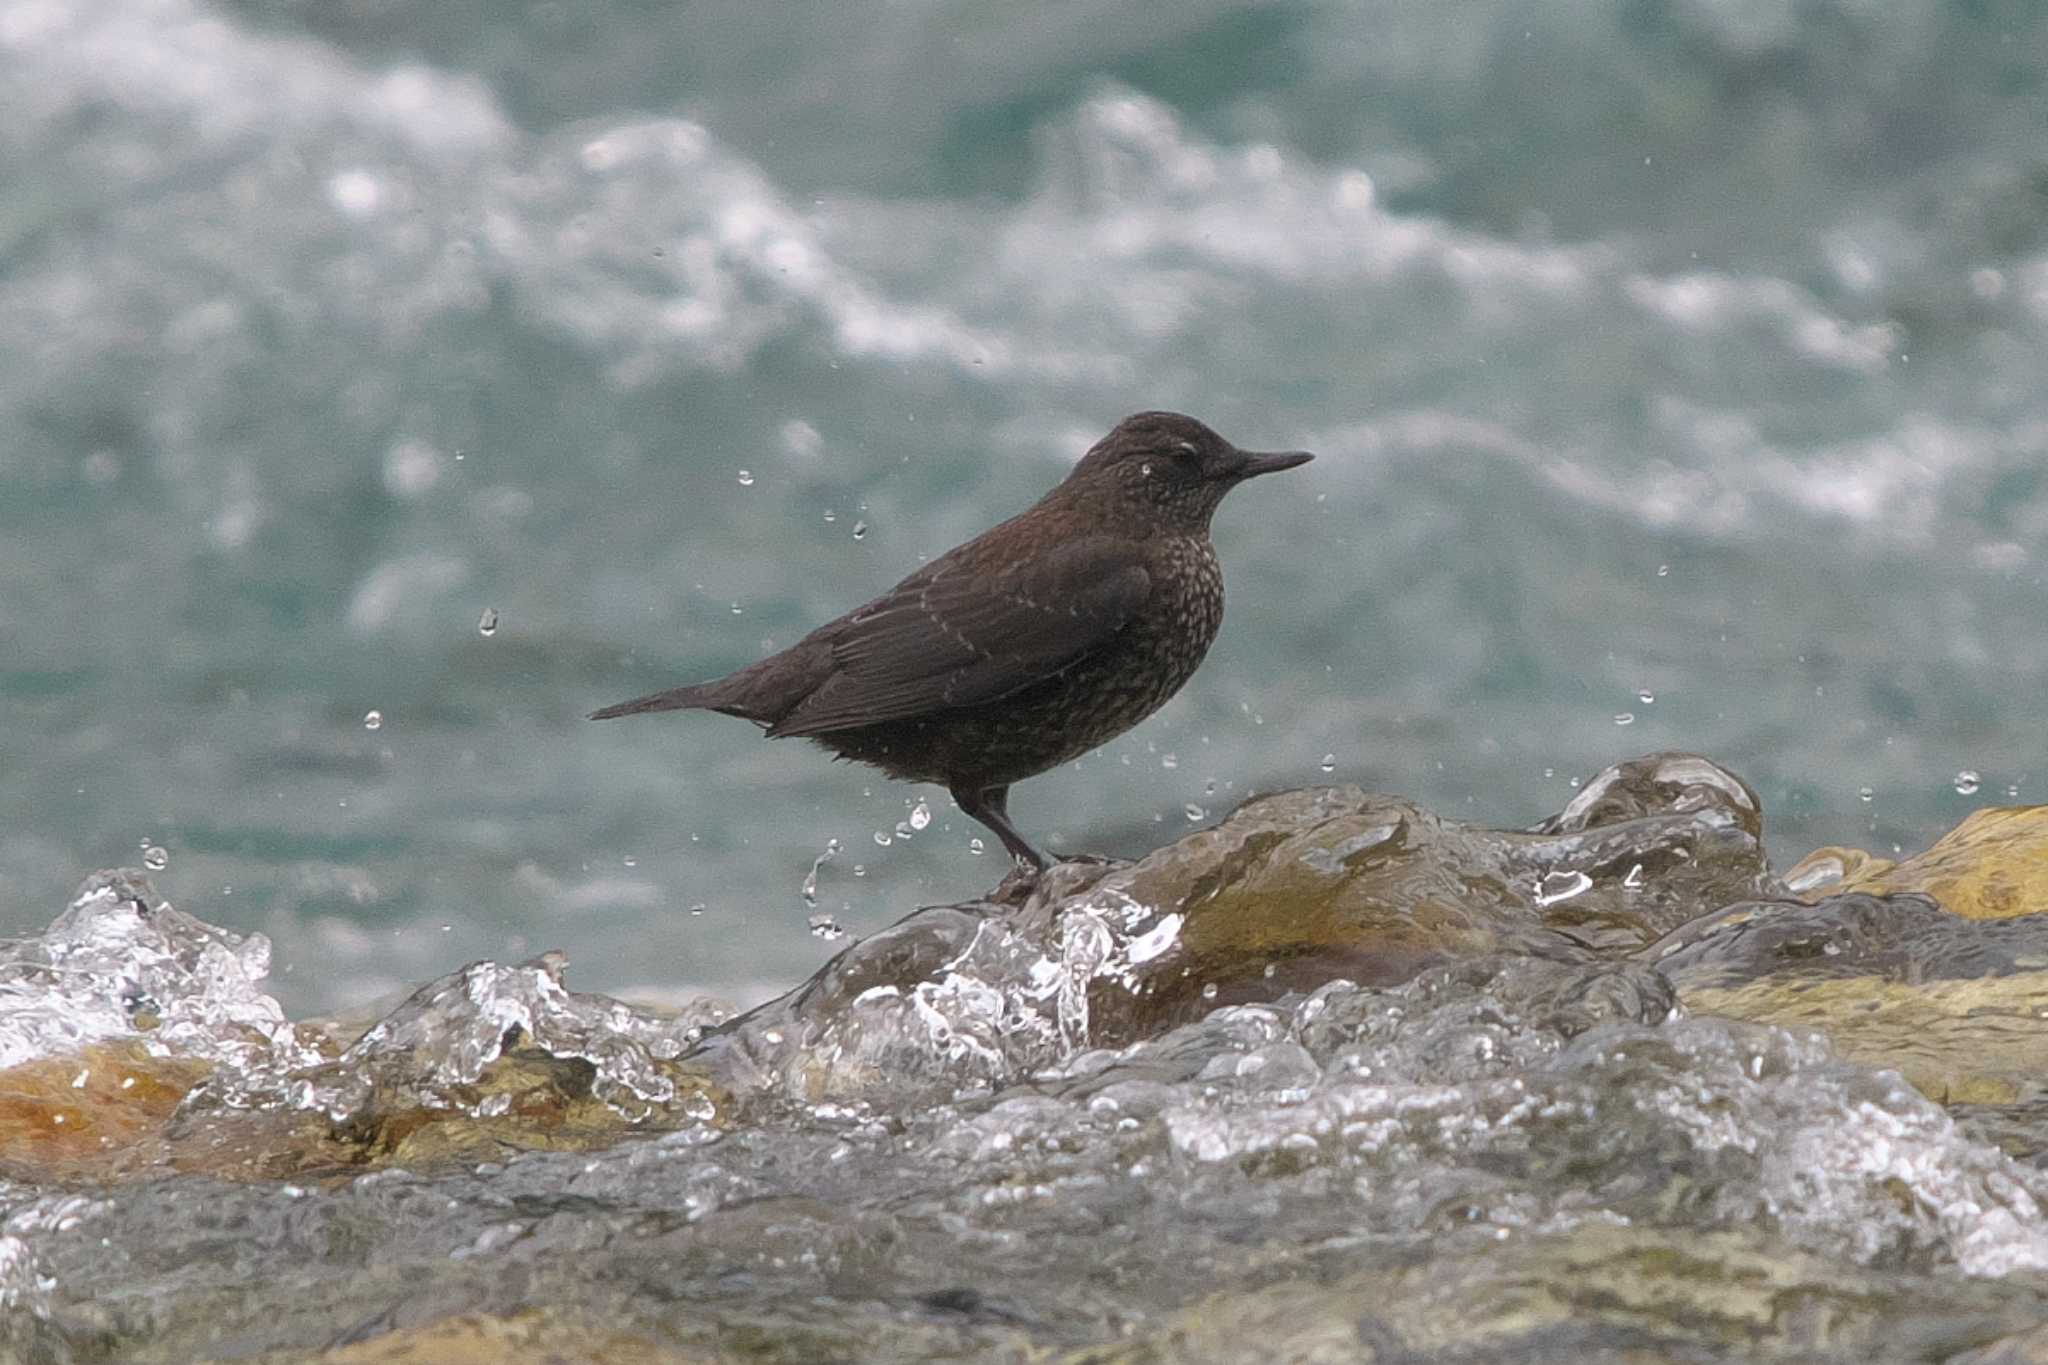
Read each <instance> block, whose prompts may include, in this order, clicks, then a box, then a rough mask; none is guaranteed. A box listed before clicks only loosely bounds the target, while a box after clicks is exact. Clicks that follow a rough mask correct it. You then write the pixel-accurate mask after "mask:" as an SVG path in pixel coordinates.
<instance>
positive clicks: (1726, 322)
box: [1622, 271, 1900, 374]
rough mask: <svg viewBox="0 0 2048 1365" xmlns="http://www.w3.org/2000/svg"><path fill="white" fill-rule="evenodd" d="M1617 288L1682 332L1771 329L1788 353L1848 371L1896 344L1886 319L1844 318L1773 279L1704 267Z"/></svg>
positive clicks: (1864, 366) (1885, 358)
mask: <svg viewBox="0 0 2048 1365" xmlns="http://www.w3.org/2000/svg"><path fill="white" fill-rule="evenodd" d="M1622 291H1623V293H1624V295H1625V296H1626V297H1627V298H1628V299H1629V300H1630V301H1631V302H1633V303H1634V304H1635V305H1636V306H1637V307H1639V308H1641V309H1643V310H1644V311H1645V312H1647V313H1650V314H1652V315H1653V316H1655V317H1656V318H1658V319H1659V320H1661V321H1663V322H1666V323H1670V324H1671V325H1673V326H1675V327H1678V328H1681V329H1683V330H1685V331H1688V332H1699V333H1709V334H1718V333H1725V332H1729V331H1732V330H1734V329H1736V328H1740V327H1748V326H1754V327H1759V328H1762V329H1764V330H1766V331H1769V332H1772V333H1775V334H1776V335H1777V337H1778V338H1779V340H1780V341H1781V342H1782V343H1783V345H1784V346H1785V348H1786V349H1787V350H1788V351H1789V352H1791V353H1792V354H1793V355H1795V356H1799V357H1802V358H1804V359H1807V360H1811V361H1813V362H1815V363H1817V364H1821V365H1826V366H1829V367H1831V368H1834V369H1841V370H1848V371H1851V372H1852V373H1856V374H1876V373H1879V372H1880V371H1882V370H1883V369H1884V368H1885V366H1887V365H1889V364H1890V363H1891V361H1892V357H1893V356H1894V355H1895V354H1896V353H1897V352H1898V348H1899V343H1900V332H1899V329H1898V328H1897V327H1896V326H1895V325H1893V324H1892V323H1890V322H1873V323H1866V324H1864V325H1862V326H1856V325H1854V324H1851V323H1848V322H1845V321H1843V320H1842V319H1841V318H1838V317H1836V316H1834V315H1833V314H1832V313H1829V312H1828V311H1827V310H1826V309H1824V308H1822V307H1821V306H1820V305H1819V303H1818V302H1817V301H1816V300H1815V299H1814V298H1813V296H1812V295H1811V294H1809V293H1807V292H1806V291H1805V290H1803V289H1800V288H1798V287H1797V286H1795V285H1793V284H1791V283H1789V282H1787V281H1785V280H1780V279H1772V278H1769V277H1756V276H1738V275H1726V274H1719V273H1715V272H1711V271H1701V272H1696V273H1692V274H1685V275H1673V276H1663V277H1657V276H1650V275H1630V276H1628V277H1627V278H1625V279H1624V280H1623V281H1622Z"/></svg>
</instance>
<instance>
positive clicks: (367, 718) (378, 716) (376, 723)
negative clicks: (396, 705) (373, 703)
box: [363, 709, 384, 730]
mask: <svg viewBox="0 0 2048 1365" xmlns="http://www.w3.org/2000/svg"><path fill="white" fill-rule="evenodd" d="M363 728H364V729H365V730H381V729H383V728H384V713H383V712H382V711H378V710H374V709H373V710H370V711H367V712H365V713H364V714H363Z"/></svg>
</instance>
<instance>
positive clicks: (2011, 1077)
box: [1644, 891, 2048, 1104]
mask: <svg viewBox="0 0 2048 1365" xmlns="http://www.w3.org/2000/svg"><path fill="white" fill-rule="evenodd" d="M1644 957H1645V958H1646V959H1647V960H1648V961H1650V962H1653V963H1655V964H1656V966H1657V967H1658V969H1659V970H1661V971H1662V972H1663V973H1664V974H1665V975H1667V976H1669V977H1670V978H1671V980H1672V981H1673V983H1674V984H1675V985H1676V986H1677V988H1678V991H1679V994H1680V997H1681V998H1682V999H1683V1000H1684V1001H1685V1004H1686V1006H1687V1008H1689V1009H1692V1010H1695V1011H1697V1012H1700V1013H1711V1014H1721V1015H1726V1016H1728V1017H1731V1018H1737V1019H1748V1020H1753V1021H1755V1022H1758V1023H1767V1024H1776V1025H1779V1026H1780V1027H1784V1028H1795V1029H1818V1030H1821V1031H1822V1032H1824V1033H1826V1034H1827V1035H1828V1037H1829V1039H1830V1040H1831V1041H1832V1042H1833V1043H1834V1045H1835V1047H1836V1048H1837V1049H1838V1050H1839V1051H1840V1052H1841V1053H1842V1054H1843V1055H1844V1056H1847V1057H1850V1058H1852V1059H1854V1060H1856V1061H1860V1062H1863V1063H1866V1064H1868V1065H1871V1066H1884V1067H1891V1068H1893V1069H1895V1070H1898V1071H1899V1072H1901V1073H1903V1074H1904V1075H1905V1077H1906V1078H1907V1080H1909V1081H1911V1082H1912V1083H1913V1085H1914V1086H1915V1087H1916V1088H1918V1089H1919V1090H1920V1091H1921V1092H1922V1093H1924V1094H1926V1095H1928V1096H1929V1097H1931V1098H1933V1099H1936V1100H1940V1101H1944V1102H1963V1101H1968V1102H1971V1103H1976V1104H2015V1103H2021V1102H2025V1101H2029V1100H2032V1099H2034V1098H2037V1097H2039V1096H2041V1095H2042V1094H2043V1093H2044V1092H2043V1088H2042V1087H2043V1082H2044V1080H2048V1076H2044V1074H2043V1072H2042V1067H2041V1057H2042V1055H2043V1049H2044V1047H2048V1035H2044V1033H2043V1030H2042V1027H2041V1019H2042V1018H2043V1017H2044V1016H2048V970H2044V967H2048V916H2030V917H2021V918H2016V919H2005V920H1996V921H1983V920H1968V919H1963V918H1961V917H1959V916H1957V915H1953V914H1950V913H1948V912H1947V911H1946V910H1944V909H1942V908H1941V907H1940V906H1937V905H1936V904H1935V903H1934V902H1933V901H1932V900H1930V899H1928V898H1927V897H1926V896H1923V895H1918V894H1902V895H1889V896H1877V895H1870V894H1867V893H1864V892H1856V891H1851V892H1843V893H1841V894H1838V895H1833V896H1829V897H1827V898H1825V899H1823V900H1819V901H1815V902H1813V903H1811V904H1803V903H1800V902H1797V901H1748V902H1743V903H1740V904H1736V905H1731V906H1729V907H1727V908H1726V909H1723V910H1720V911H1717V912H1715V913H1714V914H1712V915H1708V916H1705V917H1703V918H1701V919H1699V920H1697V921H1695V922H1693V923H1692V924H1688V925H1686V926H1684V927H1683V928H1682V929H1679V930H1678V931H1676V932H1675V933H1673V934H1671V935H1670V936H1669V937H1668V938H1667V939H1666V940H1665V941H1664V942H1662V943H1660V944H1658V945H1656V946H1654V947H1653V948H1652V949H1650V950H1649V951H1648V952H1646V953H1645V954H1644Z"/></svg>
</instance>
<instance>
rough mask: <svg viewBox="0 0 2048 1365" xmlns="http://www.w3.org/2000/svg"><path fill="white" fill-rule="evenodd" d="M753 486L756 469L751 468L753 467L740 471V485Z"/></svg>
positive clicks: (744, 486)
mask: <svg viewBox="0 0 2048 1365" xmlns="http://www.w3.org/2000/svg"><path fill="white" fill-rule="evenodd" d="M753 486H754V471H753V470H751V469H742V470H741V471H740V487H742V488H752V487H753Z"/></svg>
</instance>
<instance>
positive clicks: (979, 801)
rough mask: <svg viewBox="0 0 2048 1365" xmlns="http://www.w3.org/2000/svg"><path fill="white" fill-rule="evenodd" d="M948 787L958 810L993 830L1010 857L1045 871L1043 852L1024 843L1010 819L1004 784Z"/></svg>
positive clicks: (1007, 794)
mask: <svg viewBox="0 0 2048 1365" xmlns="http://www.w3.org/2000/svg"><path fill="white" fill-rule="evenodd" d="M951 791H952V793H953V800H954V801H955V802H957V803H958V804H959V806H960V809H961V810H963V811H965V812H967V814H969V815H971V816H973V817H974V818H975V819H976V820H979V821H981V823H982V824H984V825H987V826H988V827H989V828H990V829H992V830H994V831H995V833H996V838H998V839H1001V840H1002V841H1003V847H1004V848H1006V849H1008V850H1010V856H1011V857H1012V858H1015V859H1016V860H1017V861H1018V862H1020V863H1024V864H1027V865H1028V866H1030V867H1031V868H1033V869H1034V870H1036V871H1039V872H1043V871H1045V869H1046V867H1047V863H1046V859H1045V855H1044V854H1043V853H1040V852H1039V851H1038V850H1037V849H1035V848H1033V847H1032V846H1031V845H1030V844H1028V843H1026V842H1025V841H1024V836H1023V835H1021V834H1019V833H1018V832H1017V827H1016V826H1015V825H1012V824H1011V823H1010V810H1009V806H1010V789H1009V788H1008V787H982V788H980V789H979V790H970V789H968V788H964V787H954V788H951Z"/></svg>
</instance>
